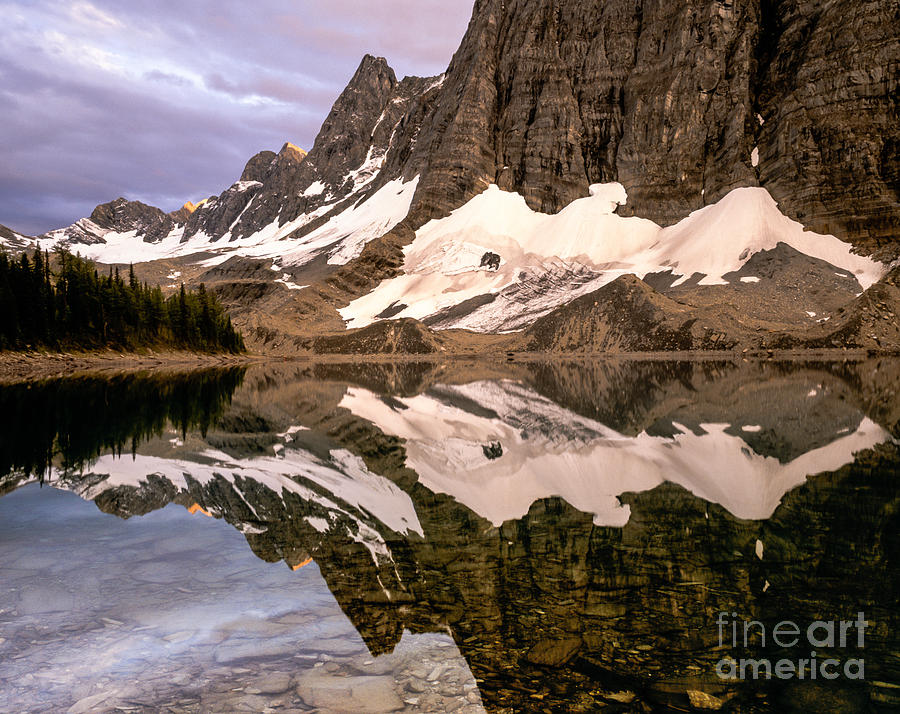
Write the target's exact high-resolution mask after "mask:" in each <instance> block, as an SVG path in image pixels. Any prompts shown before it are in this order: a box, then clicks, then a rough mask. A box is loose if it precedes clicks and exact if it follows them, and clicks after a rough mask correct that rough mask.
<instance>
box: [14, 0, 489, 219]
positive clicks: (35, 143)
mask: <svg viewBox="0 0 900 714" xmlns="http://www.w3.org/2000/svg"><path fill="white" fill-rule="evenodd" d="M472 5H473V0H377V2H363V1H361V0H253V1H252V2H246V0H241V1H239V2H238V1H226V2H223V1H222V0H215V1H213V0H190V2H184V0H145V1H143V2H122V0H90V2H88V1H87V0H84V1H81V0H75V1H68V2H65V1H63V0H16V1H14V2H9V1H7V0H0V106H2V107H3V111H2V114H0V122H2V123H0V223H2V224H5V225H7V226H9V227H11V228H14V229H15V230H18V231H19V232H22V233H28V234H32V235H34V234H38V233H42V232H45V231H47V230H50V229H52V228H58V227H61V226H64V225H68V224H69V223H71V222H73V221H74V220H76V219H78V218H80V217H82V216H86V215H89V214H90V212H91V210H93V207H94V206H95V205H96V204H98V203H102V202H105V201H108V200H111V199H113V198H116V197H117V196H125V197H126V198H129V199H132V200H140V201H144V202H145V203H150V204H152V205H156V206H159V207H160V208H163V209H165V210H167V211H171V210H174V209H176V208H179V207H180V206H181V205H182V204H183V203H184V202H185V201H186V200H193V201H197V200H199V199H201V198H203V197H205V196H208V195H211V194H216V193H219V192H221V191H222V190H223V189H224V188H226V187H227V186H228V185H229V184H230V183H231V182H232V181H234V180H236V179H237V178H238V177H239V175H240V172H241V169H242V168H243V166H244V163H245V162H246V160H247V159H248V158H250V156H252V155H253V154H255V153H256V152H257V151H260V150H262V149H270V150H274V151H277V150H278V149H279V148H280V147H281V145H282V144H283V143H284V142H285V141H292V142H293V143H295V144H298V145H300V146H303V147H305V148H309V147H310V146H311V144H312V141H313V139H314V138H315V135H316V133H317V132H318V129H319V126H320V125H321V123H322V120H323V119H324V118H325V115H326V114H327V113H328V110H329V109H330V108H331V104H332V103H333V102H334V100H335V99H336V98H337V96H338V94H339V93H340V91H341V90H342V89H343V88H344V86H345V85H346V83H347V81H348V80H349V78H350V77H351V76H352V74H353V72H354V71H355V69H356V67H357V66H358V65H359V61H360V59H361V58H362V56H363V55H364V54H365V53H367V52H369V53H371V54H374V55H379V56H384V57H386V58H387V60H388V62H389V63H390V65H391V66H392V67H393V68H394V70H395V71H396V72H397V75H398V76H399V77H402V76H404V75H407V74H418V75H433V74H440V73H441V72H442V71H443V70H444V69H445V68H446V66H447V64H448V62H449V61H450V57H451V56H452V54H453V52H454V50H455V49H456V48H457V46H458V45H459V41H460V39H461V38H462V35H463V32H464V31H465V27H466V24H467V22H468V20H469V16H470V15H471V11H472Z"/></svg>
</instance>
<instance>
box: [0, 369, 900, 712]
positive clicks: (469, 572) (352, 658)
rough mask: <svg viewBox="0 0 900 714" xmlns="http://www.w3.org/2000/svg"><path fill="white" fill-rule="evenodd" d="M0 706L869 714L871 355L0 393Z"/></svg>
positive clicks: (890, 680)
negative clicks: (819, 359)
mask: <svg viewBox="0 0 900 714" xmlns="http://www.w3.org/2000/svg"><path fill="white" fill-rule="evenodd" d="M0 414H2V420H3V421H2V424H3V434H4V437H3V440H2V443H0V574H2V577H0V686H2V692H3V697H2V700H0V701H2V703H0V709H2V710H3V711H10V712H73V713H76V714H77V713H78V712H161V711H164V712H232V711H234V712H238V711H251V712H312V711H315V712H341V713H344V714H347V713H351V712H365V713H367V714H376V713H378V712H393V711H407V712H460V713H462V714H471V713H474V712H484V711H487V712H503V713H506V712H596V711H604V712H654V711H673V712H675V711H681V712H683V711H728V712H778V713H781V712H797V713H800V712H804V713H805V712H870V711H874V712H881V711H883V712H889V711H897V710H898V709H900V636H898V629H900V628H898V625H900V605H898V603H900V577H898V563H900V446H898V440H897V439H898V437H900V360H891V359H881V360H868V361H853V360H847V361H843V362H821V363H808V362H801V361H774V360H770V361H741V360H736V361H721V362H719V361H716V362H712V361H693V362H667V361H628V360H621V361H614V360H610V361H599V360H598V361H573V362H560V361H557V362H519V361H509V362H507V363H502V362H497V363H486V362H478V361H471V362H467V361H458V360H448V361H447V362H440V361H434V362H413V361H406V362H402V363H389V362H379V363H362V362H337V363H323V364H313V363H303V362H284V363H275V364H263V365H254V366H252V367H250V368H248V369H230V370H207V371H196V372H189V373H177V374H176V373H172V374H170V373H142V374H133V375H123V376H115V377H78V378H72V379H68V380H58V381H51V382H40V383H30V384H19V385H9V386H4V387H0Z"/></svg>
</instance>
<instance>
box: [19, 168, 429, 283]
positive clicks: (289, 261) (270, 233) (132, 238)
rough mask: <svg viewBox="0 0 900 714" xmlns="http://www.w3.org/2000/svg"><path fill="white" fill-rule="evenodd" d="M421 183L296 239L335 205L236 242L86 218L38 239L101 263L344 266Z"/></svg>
mask: <svg viewBox="0 0 900 714" xmlns="http://www.w3.org/2000/svg"><path fill="white" fill-rule="evenodd" d="M417 183H418V180H417V179H413V180H412V181H408V182H404V181H402V180H400V179H397V180H395V181H390V182H388V183H387V184H385V185H384V186H382V187H381V189H379V190H378V191H376V192H375V193H374V194H373V195H372V196H370V197H369V198H368V199H367V200H365V201H362V202H360V203H357V204H354V205H351V206H350V207H349V208H347V209H346V210H344V211H343V212H341V213H339V214H337V215H336V216H333V217H332V218H330V219H329V220H328V221H326V222H325V223H324V224H323V225H321V226H319V227H318V228H316V229H315V230H313V231H311V232H309V233H307V234H306V235H304V236H302V237H292V234H293V233H295V232H296V231H297V230H299V229H300V228H302V227H304V226H305V225H307V224H309V223H311V222H312V221H314V220H316V219H318V218H320V217H322V216H324V215H325V214H327V213H328V212H329V211H331V210H333V209H334V207H335V206H334V203H326V204H325V205H323V206H322V207H320V208H319V209H317V210H315V211H312V212H310V213H306V214H303V215H302V216H300V217H299V218H296V219H295V220H293V221H289V222H286V223H284V224H283V225H279V221H278V220H277V219H276V220H275V221H273V222H272V223H270V224H269V225H267V226H264V227H263V228H261V229H260V230H258V231H257V232H255V233H253V234H251V235H248V236H246V237H243V238H240V239H237V240H232V237H231V235H230V233H226V234H225V235H223V236H209V235H207V234H205V233H202V232H201V233H197V234H195V235H193V236H191V237H190V238H189V239H188V240H184V225H179V226H176V227H175V228H174V229H173V230H172V231H171V232H170V233H169V234H168V235H167V236H165V237H164V238H163V239H162V240H161V241H159V242H156V243H150V242H145V241H143V240H141V239H140V237H138V235H137V231H128V232H124V233H120V232H116V231H114V230H104V229H103V228H101V227H100V226H98V225H96V224H95V223H93V222H92V221H91V220H90V219H87V218H84V219H82V220H80V221H79V222H78V223H77V224H75V226H74V227H70V228H68V229H61V230H59V231H53V232H51V233H48V234H47V235H46V236H43V237H41V238H39V239H37V240H36V244H37V245H38V246H40V248H41V249H42V250H53V249H54V248H55V247H56V246H58V245H64V246H67V247H69V248H70V249H71V250H73V251H76V252H78V253H80V254H81V255H83V256H84V257H86V258H90V259H91V260H96V261H99V262H101V263H143V262H147V261H152V260H160V259H164V258H182V257H189V256H197V260H198V262H202V263H203V264H204V265H206V266H211V265H217V264H219V263H223V262H225V261H226V260H228V259H229V258H231V257H234V256H243V257H250V258H272V259H275V258H280V263H281V265H282V266H294V265H302V264H304V263H306V262H309V261H310V260H312V259H314V258H316V257H318V256H321V255H326V256H327V259H328V262H329V263H330V264H332V265H344V264H346V263H348V262H349V261H350V260H352V259H353V258H354V257H356V256H357V255H359V253H360V252H361V251H362V249H363V247H364V246H365V244H366V243H367V242H369V241H370V240H373V239H374V238H377V237H379V236H381V235H383V234H384V233H386V232H387V231H389V230H390V229H391V228H393V227H394V226H395V225H396V224H397V223H399V222H400V221H401V220H403V218H404V217H405V216H406V214H407V213H408V212H409V206H410V203H411V202H412V198H413V195H414V194H415V190H416V185H417ZM236 186H237V184H236ZM252 203H253V198H252V197H251V198H250V199H249V201H248V203H247V205H246V207H245V209H244V210H245V211H246V210H247V209H249V208H250V207H251V206H252ZM200 210H203V209H200ZM238 218H240V216H239V217H238ZM235 222H237V219H236V220H235ZM75 227H77V228H78V229H79V232H80V233H79V234H82V233H83V235H84V236H89V237H90V240H88V238H87V237H86V238H84V239H83V240H81V239H79V240H77V241H75V242H73V240H72V231H73V229H74V228H75Z"/></svg>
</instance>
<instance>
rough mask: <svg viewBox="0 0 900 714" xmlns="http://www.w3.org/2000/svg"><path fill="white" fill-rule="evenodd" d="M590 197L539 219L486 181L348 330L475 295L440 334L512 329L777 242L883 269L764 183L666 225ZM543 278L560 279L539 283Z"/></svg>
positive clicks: (603, 189) (351, 309)
mask: <svg viewBox="0 0 900 714" xmlns="http://www.w3.org/2000/svg"><path fill="white" fill-rule="evenodd" d="M591 194H592V195H591V196H590V197H589V198H583V199H579V200H577V201H574V202H573V203H571V204H570V205H569V206H567V207H566V208H565V209H563V210H562V211H561V212H560V213H559V214H557V215H547V214H543V213H538V212H535V211H532V210H531V209H530V208H529V207H528V206H527V205H526V203H525V200H524V199H523V198H522V197H521V196H519V195H518V194H515V193H507V192H504V191H501V190H500V189H499V188H498V187H497V186H490V187H489V188H488V189H487V190H486V191H485V192H484V193H482V194H481V195H479V196H476V197H475V198H473V199H472V200H471V201H469V202H468V203H467V204H466V205H464V206H463V207H461V208H459V209H457V210H456V211H454V212H453V213H452V214H451V215H450V216H449V217H447V218H444V219H440V220H435V221H431V222H430V223H428V224H426V225H425V226H424V227H422V228H421V229H420V230H419V231H418V232H417V234H416V239H415V241H414V242H413V243H412V244H411V245H409V246H408V247H407V248H406V249H405V256H406V257H405V263H404V271H405V274H404V275H401V276H399V277H396V278H394V279H391V280H387V281H385V282H383V283H382V284H381V285H379V287H378V288H377V289H376V290H374V291H373V292H371V293H370V294H368V295H365V296H363V297H361V298H359V299H357V300H356V301H354V302H353V303H352V304H351V305H349V306H348V307H346V308H345V309H343V310H342V311H341V314H342V316H343V317H344V318H345V319H346V320H347V321H348V324H349V326H350V327H363V326H365V325H368V324H370V323H371V322H373V321H374V320H376V319H377V318H378V316H379V315H382V314H383V313H384V312H385V310H389V311H390V313H391V316H392V317H413V318H417V319H426V318H429V317H433V316H436V315H440V313H441V311H447V310H449V309H451V308H453V307H454V306H458V305H460V304H461V303H464V302H466V301H471V300H478V306H476V307H475V308H474V309H473V310H465V311H462V313H461V314H457V315H454V317H453V318H452V319H451V320H450V321H446V320H445V321H443V322H442V321H440V320H434V321H435V322H436V323H437V326H439V327H466V328H470V329H475V330H484V331H493V330H502V329H518V328H520V327H524V326H525V325H526V324H528V323H530V322H533V321H534V320H535V319H537V317H540V316H541V315H543V314H546V313H547V312H549V311H550V310H552V309H553V308H555V307H557V306H559V305H561V304H563V303H565V302H568V301H571V300H572V299H574V298H576V297H578V296H580V295H582V294H586V293H588V292H592V291H594V290H596V289H598V288H600V287H602V286H603V285H605V284H607V283H609V282H611V281H613V280H614V279H615V278H617V277H619V276H621V275H623V274H627V273H632V274H635V275H637V276H638V277H640V278H644V277H645V276H646V275H648V274H650V273H657V272H665V271H672V272H673V273H674V274H676V275H680V276H682V278H681V280H682V281H683V280H687V279H688V278H690V277H691V276H694V275H696V274H698V273H699V274H700V275H702V279H701V280H700V281H699V282H700V284H701V285H714V284H725V283H727V281H726V280H725V279H724V276H725V275H727V274H728V273H731V272H733V271H736V270H739V269H740V268H741V266H742V265H744V264H745V263H746V262H747V260H748V259H749V258H750V257H751V256H752V255H754V254H755V253H758V252H760V251H763V250H769V249H772V248H775V247H776V246H777V245H778V244H779V243H786V244H787V245H789V246H791V247H793V248H795V249H796V250H798V251H800V252H801V253H805V254H806V255H809V256H812V257H815V258H820V259H822V260H824V261H826V262H828V263H830V264H832V265H834V266H835V268H838V269H841V270H845V271H848V272H850V273H852V274H853V275H855V276H856V278H857V279H858V280H859V282H860V284H861V285H862V287H863V288H868V287H869V286H870V285H871V284H872V283H874V282H875V281H877V280H878V279H879V278H880V277H881V276H882V275H883V274H884V267H883V266H882V265H881V264H880V263H877V262H875V261H872V260H870V259H868V258H864V257H861V256H857V255H854V254H852V253H851V251H850V249H851V246H850V245H849V244H848V243H843V242H841V241H840V240H838V239H837V238H835V237H834V236H824V235H819V234H816V233H810V232H807V231H805V230H804V229H803V226H802V225H801V224H799V223H797V222H795V221H792V220H791V219H789V218H787V217H786V216H784V215H783V214H782V213H781V212H780V211H779V210H778V206H777V204H776V203H775V201H774V200H773V199H772V197H771V196H770V195H769V193H768V192H767V191H766V190H765V189H762V188H741V189H736V190H734V191H732V192H731V193H729V194H728V195H727V196H725V197H724V198H723V199H722V200H721V201H719V202H718V203H716V204H713V205H710V206H706V207H705V208H703V209H701V210H699V211H696V212H694V213H692V214H691V215H689V216H688V217H686V218H685V219H684V220H682V221H681V222H679V223H678V224H676V225H674V226H671V227H668V228H660V227H659V226H657V225H656V224H655V223H653V222H651V221H648V220H644V219H641V218H623V217H621V216H618V215H616V214H615V213H614V211H615V209H616V207H617V206H618V205H622V204H624V203H625V202H626V199H627V196H626V193H625V190H624V188H623V187H622V186H621V185H620V184H604V185H595V186H593V187H592V188H591ZM492 254H493V255H492ZM494 256H499V266H498V265H497V259H496V258H494ZM491 258H493V264H491ZM548 275H549V276H556V277H555V279H553V280H550V281H545V282H548V284H547V285H543V286H542V285H541V284H540V282H541V279H542V277H543V276H548ZM531 285H536V288H535V289H533V290H532V289H529V286H531ZM401 306H403V309H402V310H401V309H399V308H400V307H401ZM517 318H521V319H518V320H517Z"/></svg>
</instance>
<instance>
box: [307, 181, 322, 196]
mask: <svg viewBox="0 0 900 714" xmlns="http://www.w3.org/2000/svg"><path fill="white" fill-rule="evenodd" d="M324 192H325V184H324V183H322V182H321V181H313V182H312V183H311V184H310V185H309V187H308V188H307V189H306V190H305V191H304V192H303V195H304V196H306V197H307V198H311V197H313V196H321V195H322V194H323V193H324Z"/></svg>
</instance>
